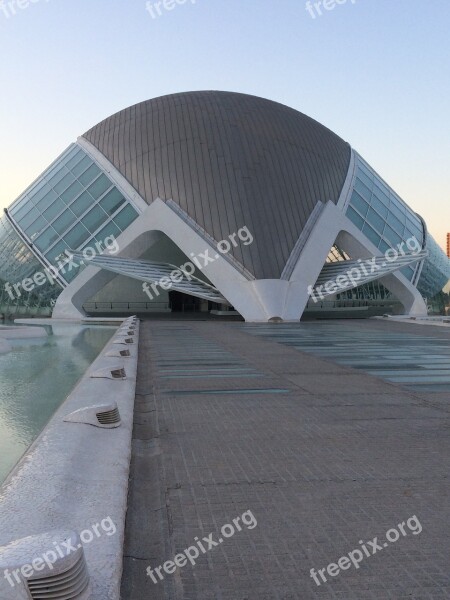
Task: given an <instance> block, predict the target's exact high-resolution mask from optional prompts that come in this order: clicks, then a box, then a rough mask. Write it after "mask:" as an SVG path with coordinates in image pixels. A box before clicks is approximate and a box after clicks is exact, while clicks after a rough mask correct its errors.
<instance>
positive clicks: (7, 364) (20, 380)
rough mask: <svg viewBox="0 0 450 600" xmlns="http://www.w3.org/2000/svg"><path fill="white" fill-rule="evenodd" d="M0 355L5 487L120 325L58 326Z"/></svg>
mask: <svg viewBox="0 0 450 600" xmlns="http://www.w3.org/2000/svg"><path fill="white" fill-rule="evenodd" d="M45 328H46V330H47V332H48V333H49V336H48V337H47V338H43V339H31V340H17V341H10V343H11V345H12V346H13V350H12V352H9V353H8V354H3V355H0V485H1V483H2V482H3V481H4V480H5V478H6V477H7V475H8V473H9V472H10V471H11V469H12V468H13V467H14V466H15V465H16V463H17V462H18V461H19V459H20V458H21V457H22V455H23V454H24V453H25V452H26V451H27V449H28V448H29V447H30V445H31V444H32V443H33V441H34V440H35V439H36V437H37V436H38V435H39V433H40V432H41V431H42V429H43V428H44V427H45V425H46V424H47V423H48V421H49V420H50V418H51V416H52V415H53V414H54V412H55V410H56V409H57V408H58V407H59V406H60V405H61V403H62V402H63V401H64V400H65V399H66V398H67V396H68V395H69V394H70V392H71V391H72V389H73V388H74V387H75V385H76V383H77V382H78V381H79V380H80V379H81V377H82V376H83V374H84V373H85V372H86V370H87V369H88V367H89V365H90V364H91V363H92V362H93V361H94V360H95V358H96V357H97V356H98V354H99V353H100V351H101V350H102V349H103V348H104V346H105V345H106V343H107V342H108V341H109V339H110V338H111V337H112V335H113V333H114V331H115V330H116V328H115V327H105V326H81V325H70V324H57V325H51V326H46V327H45Z"/></svg>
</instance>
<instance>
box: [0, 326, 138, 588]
mask: <svg viewBox="0 0 450 600" xmlns="http://www.w3.org/2000/svg"><path fill="white" fill-rule="evenodd" d="M124 337H125V336H121V335H120V334H119V333H118V332H116V334H115V335H113V337H112V338H111V340H110V342H108V344H107V345H106V346H105V348H104V349H103V350H102V352H101V353H100V355H99V357H98V358H97V359H96V360H95V361H94V363H93V364H92V365H91V366H90V368H89V369H88V371H87V372H86V373H85V375H84V377H83V378H82V380H81V381H80V382H79V384H78V385H77V386H76V388H75V389H74V390H73V391H72V393H71V394H70V395H69V397H68V398H67V400H66V401H65V402H64V403H63V404H62V406H61V407H60V408H59V409H58V411H57V412H56V413H55V415H54V416H53V418H52V419H51V420H50V422H49V423H48V425H47V426H46V428H45V429H44V431H43V432H42V433H41V435H40V436H39V437H38V438H37V440H36V441H35V442H34V444H33V445H32V446H31V448H30V449H29V450H28V452H27V453H26V454H25V456H24V457H23V458H22V460H21V461H20V462H19V463H18V465H17V466H16V467H15V469H14V470H13V471H12V472H11V474H10V475H9V476H8V478H7V480H6V481H5V482H4V484H3V486H2V487H1V488H0V545H6V544H8V543H10V542H11V541H13V540H17V539H20V538H24V537H27V536H30V535H37V534H42V533H45V532H48V531H52V530H57V529H71V530H74V531H76V532H78V533H80V532H82V531H85V530H91V531H92V528H93V526H95V525H96V524H100V523H101V522H102V521H103V520H105V519H107V518H108V517H109V518H110V519H111V520H112V521H113V523H114V525H115V528H116V532H115V533H114V534H111V535H107V533H106V530H105V531H103V530H102V529H101V528H100V529H99V531H100V532H101V535H100V536H94V539H93V541H92V542H90V543H88V544H86V545H85V546H84V550H85V555H86V561H87V565H88V570H89V573H90V575H91V584H92V591H93V593H92V599H93V600H119V598H120V584H121V578H122V561H123V542H124V532H125V517H126V510H127V498H128V478H129V469H130V459H131V440H132V433H133V413H134V400H135V393H136V375H137V361H138V341H139V322H137V324H136V330H135V332H134V335H133V336H129V335H127V336H126V338H130V337H132V338H133V343H132V344H128V343H127V344H125V343H124V344H123V345H122V344H117V343H114V342H115V341H116V342H117V340H118V339H121V338H122V339H123V338H124ZM117 350H128V351H129V354H130V356H129V357H121V356H119V357H117V356H106V354H107V353H111V351H113V352H112V353H113V354H117ZM119 363H120V364H121V365H122V366H123V367H124V368H125V371H126V379H124V380H121V379H107V378H92V377H91V375H92V374H93V373H94V372H96V371H99V370H102V369H107V368H108V367H111V368H116V367H117V366H118V365H119ZM105 402H107V403H113V402H117V404H118V407H119V411H120V415H121V419H122V424H121V426H120V427H119V428H117V429H100V428H98V427H93V426H92V425H86V424H81V423H67V422H64V421H63V419H64V417H65V416H66V415H68V414H69V413H72V412H73V411H76V410H78V409H81V408H85V407H88V406H92V405H98V404H103V403H105ZM52 549H53V548H49V549H48V550H52ZM30 558H31V559H33V558H35V557H30ZM0 577H3V574H2V573H0Z"/></svg>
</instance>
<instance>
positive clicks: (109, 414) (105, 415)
mask: <svg viewBox="0 0 450 600" xmlns="http://www.w3.org/2000/svg"><path fill="white" fill-rule="evenodd" d="M97 420H98V422H99V423H100V425H114V424H115V423H120V413H119V409H118V408H115V409H114V410H108V411H106V412H101V413H97Z"/></svg>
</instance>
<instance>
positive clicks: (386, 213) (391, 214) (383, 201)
mask: <svg viewBox="0 0 450 600" xmlns="http://www.w3.org/2000/svg"><path fill="white" fill-rule="evenodd" d="M355 157H356V178H355V182H354V187H353V192H352V196H351V199H350V204H349V206H348V208H347V213H346V214H347V217H348V218H349V219H350V220H351V221H352V222H353V223H354V224H355V225H356V226H357V227H358V229H360V230H361V231H362V232H363V233H364V234H365V235H366V236H367V237H368V238H369V239H370V241H371V242H372V243H373V244H375V246H376V247H377V248H378V249H379V250H381V252H383V253H384V252H386V251H387V250H389V248H395V247H397V246H398V245H399V244H401V243H402V242H405V241H406V240H408V239H410V238H412V237H414V238H415V239H416V240H417V241H418V242H419V244H420V245H421V246H422V247H423V245H424V228H423V224H422V221H421V219H420V218H419V217H418V216H417V215H416V214H415V213H414V212H413V211H412V210H411V209H410V208H409V207H408V206H407V205H406V204H405V203H404V202H403V200H402V199H401V198H400V197H399V196H398V195H397V194H396V193H395V192H394V191H393V190H392V189H391V188H390V187H388V186H387V185H386V184H385V183H384V181H383V180H382V179H381V178H380V177H379V176H378V175H377V173H375V171H373V169H371V167H369V165H368V164H367V163H366V162H365V161H364V160H363V159H362V158H361V157H360V156H359V155H358V154H356V153H355ZM416 268H417V266H416V265H412V266H411V267H405V268H403V269H402V270H401V272H402V273H403V275H404V276H405V277H406V278H407V279H409V281H412V280H413V278H414V274H415V271H416Z"/></svg>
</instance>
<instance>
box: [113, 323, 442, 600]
mask: <svg viewBox="0 0 450 600" xmlns="http://www.w3.org/2000/svg"><path fill="white" fill-rule="evenodd" d="M306 326H307V327H309V328H311V327H314V324H311V323H308V324H306ZM343 326H344V327H354V328H355V331H357V332H358V335H366V336H367V339H370V337H371V336H372V335H374V333H375V332H376V335H377V336H378V337H379V336H380V335H382V334H383V332H386V333H389V332H391V333H392V332H393V331H394V333H396V335H397V336H399V337H401V336H402V335H408V336H411V335H412V331H411V326H408V325H404V324H397V323H396V324H389V326H388V325H387V324H385V323H384V322H382V321H378V322H376V323H375V322H373V321H363V322H357V323H356V322H352V323H351V324H349V323H348V322H346V323H345V324H343ZM277 327H278V326H277V325H274V326H273V328H274V331H281V330H280V329H276V328H277ZM282 327H286V326H282ZM291 327H292V332H293V333H294V335H296V336H297V337H298V336H299V335H300V331H301V330H302V329H303V328H304V327H305V325H304V324H303V323H302V324H299V325H292V326H291ZM333 327H339V323H333ZM393 327H395V330H393ZM252 329H253V328H252V327H250V328H248V326H246V325H243V324H240V323H223V324H220V323H211V322H209V323H208V322H206V323H202V322H181V321H179V322H172V323H171V322H169V321H167V322H151V321H148V322H145V323H143V327H142V331H141V347H140V363H139V377H138V389H137V396H136V414H135V431H134V453H133V459H132V480H131V487H130V498H129V513H128V522H127V539H126V544H125V565H124V566H125V570H124V578H123V590H122V598H123V599H124V600H145V599H147V598H148V599H152V600H153V599H155V600H158V599H164V600H166V599H170V600H265V599H267V600H269V599H270V600H274V599H280V600H281V599H283V600H288V599H294V598H295V599H301V600H310V599H316V598H317V599H319V600H320V599H321V598H323V599H328V598H337V599H341V600H353V599H354V600H366V599H367V600H369V599H370V600H372V599H373V600H389V599H392V600H403V599H406V598H408V599H409V600H411V599H414V600H422V599H435V600H443V599H445V598H450V569H449V555H450V554H449V550H450V535H449V534H450V532H449V523H450V518H449V517H450V501H449V485H448V473H449V460H448V456H449V446H450V443H449V410H450V390H448V391H447V392H445V391H442V389H441V390H440V392H437V393H434V392H431V391H427V392H425V391H417V389H416V390H406V389H403V388H401V387H399V386H398V385H396V384H394V383H392V382H389V381H385V380H382V379H379V378H375V377H374V376H372V375H370V374H367V373H366V372H363V371H361V370H353V369H352V368H350V367H349V366H344V365H337V364H335V363H333V362H329V361H328V360H324V359H323V357H322V356H320V357H319V356H314V355H311V354H305V353H303V352H301V351H300V350H299V349H297V348H295V347H292V346H291V345H290V344H289V343H288V344H286V343H277V342H275V341H273V340H272V339H270V338H271V335H269V336H267V335H266V334H265V335H263V336H261V335H254V333H255V331H254V330H253V331H252ZM420 329H421V331H420V332H418V334H417V335H418V339H417V343H418V344H419V343H422V342H421V340H420V339H419V338H420V336H421V335H425V336H427V337H432V338H434V339H439V340H440V342H439V343H441V342H442V343H445V341H446V342H447V344H448V343H450V337H449V334H448V332H447V331H442V330H441V329H438V328H432V327H424V328H423V329H422V328H420ZM431 330H433V331H431ZM260 331H262V330H260ZM308 331H309V332H311V331H313V330H312V329H309V330H308ZM269 333H270V332H269ZM277 335H278V334H277ZM320 335H321V334H320V328H317V338H316V339H317V343H318V344H320V343H321V337H320ZM336 335H339V330H337V331H336ZM308 336H309V338H308V344H309V345H310V346H311V345H312V346H314V344H313V343H312V340H313V338H314V336H312V337H311V336H310V335H309V334H308ZM322 341H323V340H322ZM409 343H410V344H411V343H412V344H413V343H414V339H413V340H412V341H411V340H410V341H409ZM297 345H298V344H297ZM309 351H312V350H311V348H309ZM248 511H251V513H249V512H248ZM242 515H244V516H242ZM413 515H415V516H416V517H417V519H411V517H412V516H413ZM238 516H240V517H241V520H240V521H238V524H239V527H240V529H241V531H239V530H238V527H237V526H235V533H234V535H232V536H231V537H229V538H227V539H226V538H225V535H223V532H221V528H222V527H223V525H225V524H232V523H233V519H236V517H238ZM252 517H254V518H255V519H256V521H257V526H256V527H254V524H255V522H254V520H253V519H252ZM245 523H247V524H248V526H247V525H246V524H245ZM402 523H403V525H401V524H402ZM399 524H400V525H401V526H400V527H399ZM392 528H394V529H395V530H396V531H390V532H389V534H388V535H389V539H390V540H392V541H389V539H388V538H386V532H387V531H388V530H391V529H392ZM402 529H403V532H402ZM420 529H421V532H420V533H419V530H420ZM224 532H225V534H226V535H229V534H230V533H231V529H230V528H225V530H224ZM210 534H213V538H212V540H213V541H215V542H217V541H218V540H219V538H222V539H223V542H222V543H220V544H218V545H217V546H214V548H213V549H211V550H210V551H209V552H207V553H205V554H203V553H202V552H201V551H199V558H198V559H197V560H196V565H195V566H192V565H191V564H190V563H188V564H187V565H186V566H183V567H182V568H179V569H177V571H176V572H175V573H174V574H167V573H166V572H165V571H164V570H161V571H160V573H161V575H162V576H163V580H162V581H159V579H160V578H159V576H158V570H157V567H159V566H160V565H162V564H163V563H165V562H166V561H170V560H172V559H173V558H174V557H175V555H177V554H180V553H181V552H183V550H184V549H185V548H188V547H190V546H193V545H195V544H197V543H198V542H200V541H201V540H202V538H204V537H205V538H208V536H209V535H210ZM397 536H399V539H398V541H393V540H394V538H396V537H397ZM375 537H377V538H378V539H377V540H376V541H374V538H375ZM196 538H198V542H197V540H196ZM210 539H211V538H210ZM363 543H364V545H363ZM203 546H204V547H205V549H206V548H207V546H208V543H207V542H206V541H204V542H203ZM197 547H198V546H197ZM378 547H379V549H378V550H376V549H377V548H378ZM354 550H355V551H356V552H354V553H353V555H352V556H353V559H354V561H355V562H356V563H357V561H358V559H359V557H360V555H361V557H363V558H362V560H361V562H360V563H359V564H358V563H357V564H358V566H359V568H358V569H357V568H354V567H353V565H352V564H351V562H350V559H347V560H342V561H340V564H341V565H342V568H340V572H339V573H337V571H336V569H339V565H334V566H331V567H328V565H330V563H337V562H338V561H339V559H340V558H341V557H344V556H345V555H347V557H348V554H349V553H350V552H352V551H354ZM374 550H375V551H376V553H375V555H373V552H374ZM191 553H194V551H191ZM366 554H369V555H370V556H366ZM179 562H180V563H182V562H183V561H182V560H181V559H179ZM148 566H151V567H152V569H153V571H152V574H153V577H154V578H155V580H156V581H159V582H158V583H156V584H155V583H153V581H152V578H151V577H149V576H147V575H146V569H147V567H148ZM167 567H168V570H171V567H170V563H169V565H167ZM327 567H328V571H327V570H326V569H327ZM312 568H314V569H315V572H316V573H317V575H316V579H317V581H318V582H319V583H320V585H317V584H316V583H315V581H314V579H313V578H312V577H311V576H310V570H311V569H312ZM324 569H325V570H324ZM320 570H322V573H321V574H320V573H319V571H320ZM324 579H326V580H327V581H326V582H325V581H324Z"/></svg>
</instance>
